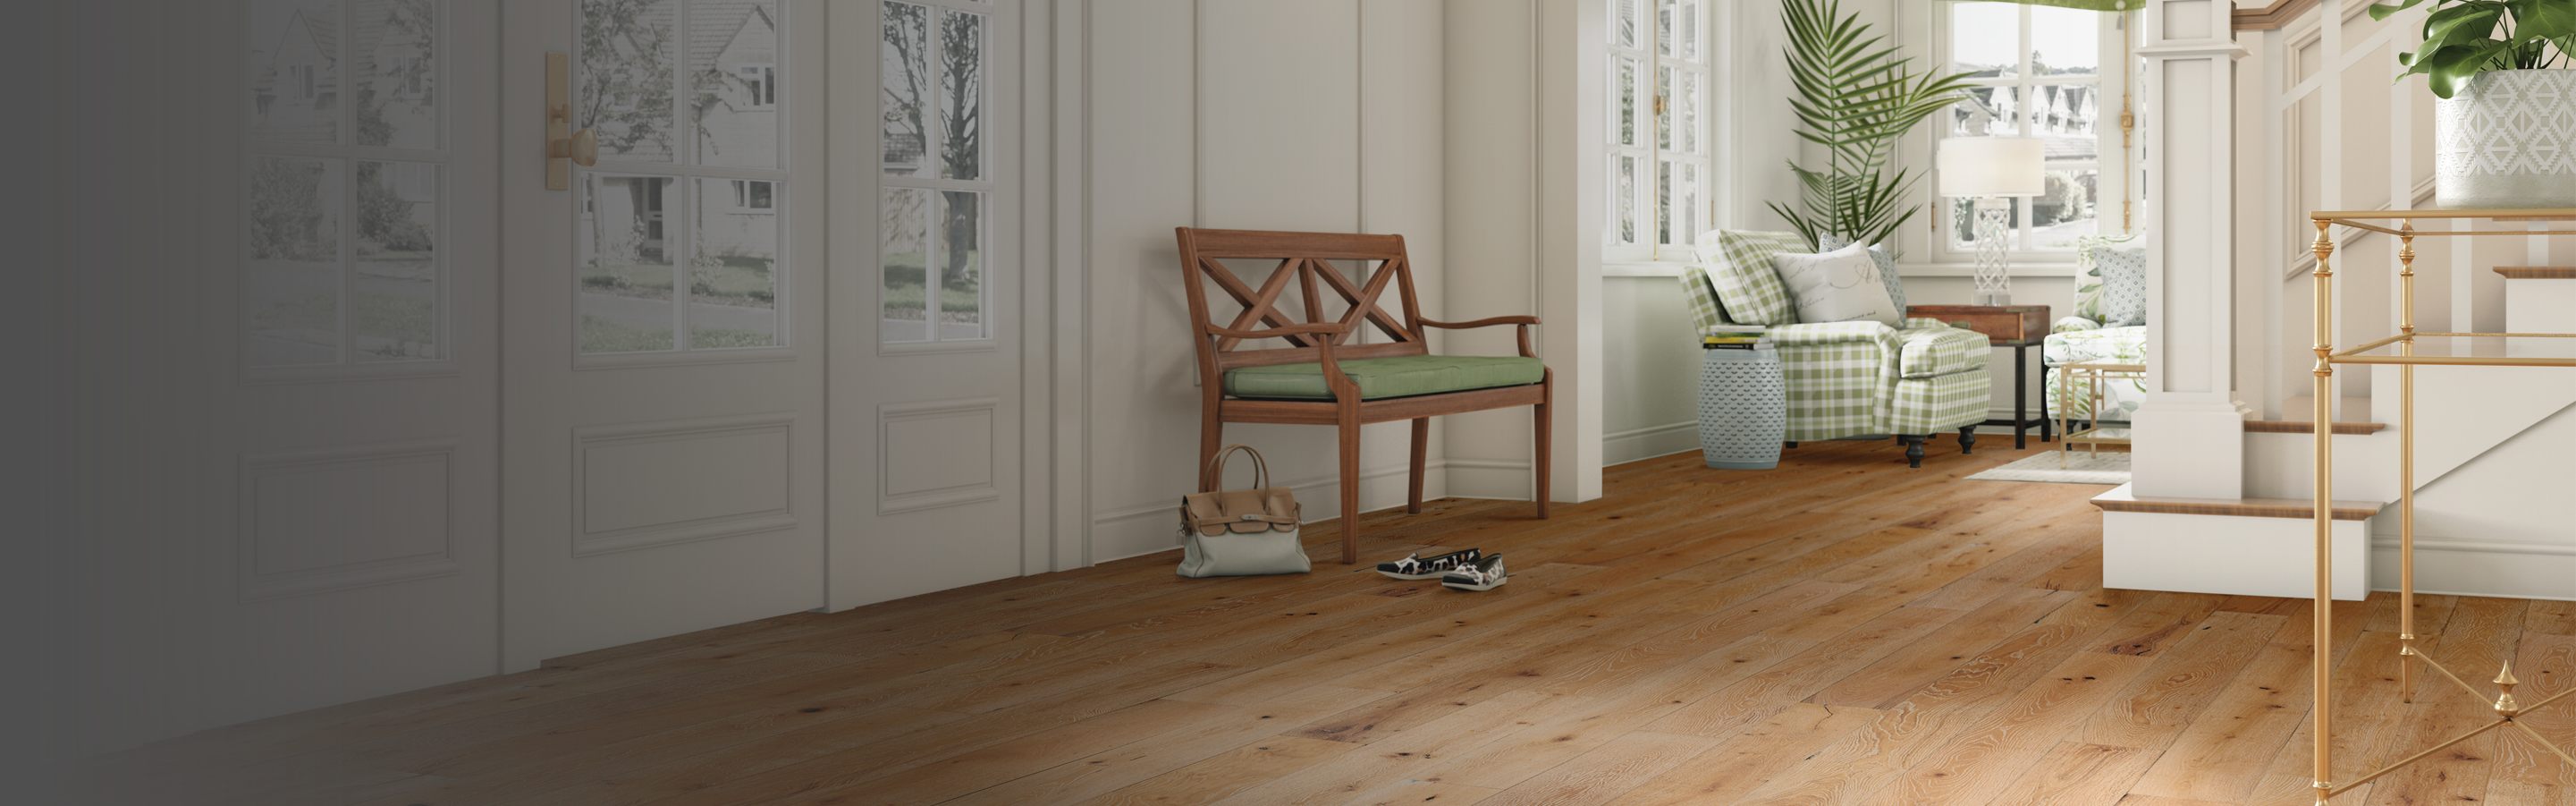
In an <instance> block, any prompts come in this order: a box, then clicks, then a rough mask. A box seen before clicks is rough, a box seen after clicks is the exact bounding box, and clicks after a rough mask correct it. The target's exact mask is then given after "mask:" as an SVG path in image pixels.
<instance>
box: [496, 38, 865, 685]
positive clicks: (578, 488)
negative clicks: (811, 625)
mask: <svg viewBox="0 0 2576 806" xmlns="http://www.w3.org/2000/svg"><path fill="white" fill-rule="evenodd" d="M825 12H826V9H825V4H823V3H821V2H817V1H816V0H545V1H544V2H528V3H511V4H508V7H507V9H506V10H505V11H504V14H505V15H506V19H505V20H504V27H503V30H504V31H505V34H504V42H503V48H504V52H503V55H502V62H503V65H504V66H503V76H504V78H503V80H502V82H501V84H502V94H503V97H504V102H503V110H504V111H503V114H502V125H501V129H500V137H501V140H502V142H503V144H504V151H505V154H507V157H506V158H505V160H504V165H503V170H502V172H501V184H502V190H501V195H502V200H503V210H504V213H505V215H504V221H505V224H504V228H505V232H504V242H505V244H504V254H505V261H504V265H505V266H506V268H505V277H506V279H505V281H504V288H503V294H504V298H505V300H506V305H505V310H506V311H507V317H506V320H505V323H504V332H505V333H506V334H507V344H506V347H505V348H504V351H505V360H506V364H507V370H506V374H505V377H504V381H503V397H504V401H503V417H504V421H503V422H504V430H505V432H506V436H507V440H506V444H505V445H504V448H503V455H504V460H505V461H504V465H503V474H504V478H505V484H506V488H505V490H504V493H503V508H504V518H503V523H504V528H505V529H506V530H507V531H508V533H509V535H510V539H509V545H510V546H511V556H510V557H509V562H510V564H511V567H512V568H513V569H527V570H528V571H529V573H517V572H514V573H513V574H512V575H511V578H510V584H509V586H508V588H507V590H506V592H505V599H506V600H508V601H511V602H512V604H511V606H510V608H509V610H508V613H507V617H506V619H505V622H504V623H505V630H506V631H507V632H508V633H509V636H508V637H509V644H508V646H507V647H506V648H505V653H506V654H507V655H508V656H509V659H510V661H511V663H512V666H513V667H514V668H520V667H524V666H525V665H528V664H532V663H533V662H534V661H535V660H536V659H538V658H546V657H554V656H558V655H562V654H566V653H571V652H579V651H584V650H589V649H595V648H599V647H604V646H612V645H616V644H622V643H628V642H632V641H639V640H644V639H649V638H656V637H660V636H665V635H672V634H676V633H681V632H687V631H690V630H697V629H704V628H708V627H716V626H721V625H726V624H734V623H739V622H743V621H749V620H753V619H758V618H765V617H768V616H774V615H779V614H782V613H791V612H795V611H799V610H807V609H812V608H817V607H821V606H822V605H823V604H824V600H823V590H824V569H823V565H824V558H825V547H824V526H825V524H824V515H825V507H824V489H825V487H824V472H823V461H824V452H823V449H822V445H823V439H824V434H825V433H826V424H825V422H824V409H823V391H824V390H823V373H824V356H825V355H826V354H827V352H828V349H829V348H828V346H827V340H826V337H825V333H824V327H823V323H824V316H823V307H822V303H823V300H824V293H825V290H826V282H825V279H824V276H825V275H824V271H823V267H824V259H823V258H824V251H823V245H824V237H823V233H824V231H825V229H826V227H827V224H826V219H825V218H824V216H823V210H824V205H823V202H824V198H825V196H824V182H823V181H821V178H822V176H823V172H822V171H821V166H822V163H823V155H824V151H825V148H824V139H825V138H824V133H823V121H824V117H825V116H824V115H823V114H821V111H822V99H823V86H824V85H823V82H822V81H820V80H818V79H819V78H821V76H822V69H823V64H824V58H823V51H824V47H825V43H824V41H823V37H822V28H821V27H820V26H819V25H816V24H815V23H816V22H817V21H819V20H820V19H821V18H822V17H823V16H824V15H825ZM549 53H557V54H563V56H562V57H561V58H562V63H563V65H564V68H565V71H566V81H565V83H566V84H567V85H568V86H566V87H565V88H564V90H565V91H566V93H567V94H566V96H565V97H567V98H568V100H569V108H568V109H567V110H564V114H566V115H568V117H569V118H570V127H571V128H573V129H588V130H590V131H591V132H592V133H593V134H594V135H595V136H596V137H597V139H598V143H599V156H598V161H597V164H596V165H593V166H590V167H573V168H571V169H570V177H569V183H568V184H569V187H568V188H567V189H563V190H553V189H549V188H548V187H547V183H546V171H547V165H546V159H547V158H546V156H545V154H546V151H545V149H544V148H543V146H544V145H545V143H546V140H547V138H546V136H545V133H546V131H547V127H546V124H547V121H546V115H547V113H548V110H547V103H546V101H547V94H546V93H547V86H546V85H547V83H548V81H549V79H548V73H547V59H548V56H547V54H549Z"/></svg>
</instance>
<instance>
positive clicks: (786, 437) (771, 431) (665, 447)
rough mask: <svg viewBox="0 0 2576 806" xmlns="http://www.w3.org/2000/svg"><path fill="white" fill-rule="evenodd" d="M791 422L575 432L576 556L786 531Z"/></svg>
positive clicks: (739, 420) (755, 419)
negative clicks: (727, 536) (749, 533)
mask: <svg viewBox="0 0 2576 806" xmlns="http://www.w3.org/2000/svg"><path fill="white" fill-rule="evenodd" d="M794 419H795V417H794V415H793V414H774V415H751V416H737V417H721V418H707V419H692V420H678V421H669V422H660V423H637V424H625V425H615V426H604V427H595V428H583V429H579V430H577V431H575V432H574V443H575V444H574V448H573V453H574V456H575V460H574V461H575V462H576V465H575V469H574V483H573V489H574V495H575V496H576V500H575V501H574V502H573V512H574V514H575V518H576V522H575V524H574V532H575V535H576V536H575V537H574V541H573V545H574V549H573V553H574V554H575V555H576V556H588V555H591V554H596V553H599V552H605V551H623V550H627V549H635V548H645V547H650V546H656V545H662V544H666V543H673V542H681V541H688V540H703V539H707V538H711V537H722V536H726V535H736V534H744V533H748V532H755V531H766V530H771V529H781V528H786V527H789V526H793V525H795V523H796V519H795V518H794V517H793V516H791V515H790V514H789V513H788V491H789V489H791V486H792V482H793V479H792V478H791V473H790V465H789V459H788V456H789V446H790V444H791V442H792V441H793V436H792V434H791V433H790V424H791V423H792V422H794Z"/></svg>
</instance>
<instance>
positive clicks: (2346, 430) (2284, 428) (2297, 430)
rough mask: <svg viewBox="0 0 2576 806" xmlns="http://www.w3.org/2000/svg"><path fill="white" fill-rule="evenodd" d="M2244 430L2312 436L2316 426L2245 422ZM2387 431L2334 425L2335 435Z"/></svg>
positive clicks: (2377, 427) (2380, 427)
mask: <svg viewBox="0 0 2576 806" xmlns="http://www.w3.org/2000/svg"><path fill="white" fill-rule="evenodd" d="M2245 430H2246V431H2248V432H2252V433H2258V434H2314V433H2316V432H2317V424H2316V423H2312V422H2309V421H2306V420H2247V421H2245ZM2386 430H2388V424H2387V423H2335V424H2334V432H2335V433H2337V434H2376V433H2379V432H2381V431H2386Z"/></svg>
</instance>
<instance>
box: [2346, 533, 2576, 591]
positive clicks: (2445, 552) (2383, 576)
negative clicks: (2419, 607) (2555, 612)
mask: <svg viewBox="0 0 2576 806" xmlns="http://www.w3.org/2000/svg"><path fill="white" fill-rule="evenodd" d="M2370 554H2371V558H2370V561H2371V562H2370V566H2371V568H2370V570H2371V575H2370V587H2371V589H2373V590H2396V589H2397V584H2398V567H2397V559H2398V558H2397V538H2396V537H2395V536H2393V535H2374V536H2373V537H2372V539H2371V541H2370ZM2415 592H2416V593H2438V594H2453V595H2460V596H2501V597H2507V598H2513V599H2557V600H2562V601H2566V600H2576V546H2571V545H2567V544H2561V543H2509V542H2499V541H2491V540H2456V539H2448V538H2439V537H2426V536H2422V535H2417V536H2416V537H2415Z"/></svg>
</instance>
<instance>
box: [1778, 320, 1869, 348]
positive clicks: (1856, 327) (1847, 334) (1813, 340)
mask: <svg viewBox="0 0 2576 806" xmlns="http://www.w3.org/2000/svg"><path fill="white" fill-rule="evenodd" d="M1894 332H1896V329H1895V328H1891V327H1888V326H1887V325H1884V324H1881V323H1878V322H1866V321H1864V322H1814V323H1806V324H1795V325H1773V326H1771V329H1770V330H1769V331H1768V332H1766V333H1764V334H1763V335H1764V336H1765V337H1766V338H1769V339H1770V340H1771V342H1772V343H1773V344H1777V345H1781V346H1784V347H1785V346H1793V345H1804V344H1833V343H1837V342H1847V341H1877V340H1879V339H1882V338H1885V337H1886V336H1887V335H1888V334H1890V333H1894Z"/></svg>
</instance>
